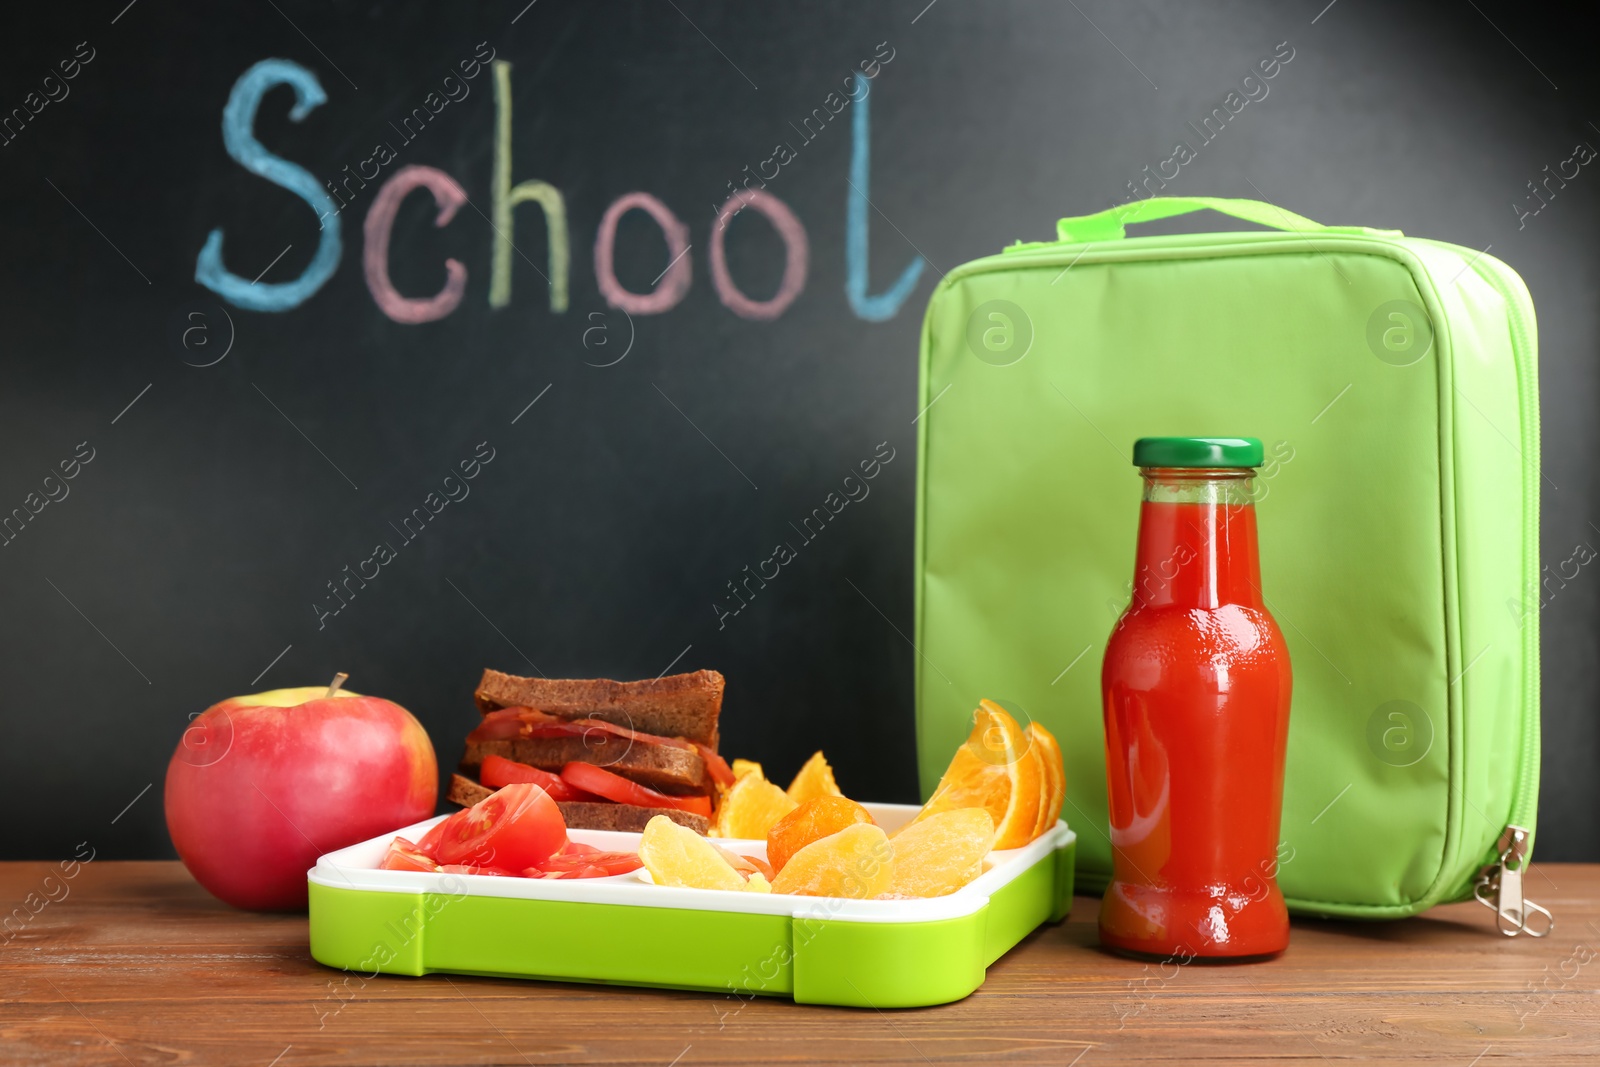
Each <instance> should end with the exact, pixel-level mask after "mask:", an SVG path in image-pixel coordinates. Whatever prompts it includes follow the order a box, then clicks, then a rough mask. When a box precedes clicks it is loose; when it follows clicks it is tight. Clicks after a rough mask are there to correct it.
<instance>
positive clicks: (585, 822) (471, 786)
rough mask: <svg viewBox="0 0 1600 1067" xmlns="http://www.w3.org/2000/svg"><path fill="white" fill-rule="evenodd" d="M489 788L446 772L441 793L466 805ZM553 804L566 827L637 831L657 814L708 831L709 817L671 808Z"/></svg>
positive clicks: (575, 802)
mask: <svg viewBox="0 0 1600 1067" xmlns="http://www.w3.org/2000/svg"><path fill="white" fill-rule="evenodd" d="M493 792H494V790H493V789H490V788H489V787H488V786H486V785H479V784H478V783H477V782H474V781H473V780H472V779H471V778H467V777H464V776H463V775H459V774H453V775H451V776H450V791H449V792H448V793H447V794H445V799H447V800H449V801H450V803H452V804H460V805H461V806H462V807H464V808H467V807H471V806H472V805H474V804H476V803H477V802H478V801H480V800H482V799H483V798H484V797H487V796H489V795H490V794H492V793H493ZM556 807H558V808H560V809H561V817H562V818H563V819H565V820H566V821H567V827H568V828H569V829H573V830H624V831H627V832H629V833H640V832H641V831H643V830H644V828H645V824H647V823H648V822H649V821H650V820H651V819H653V818H655V817H656V816H657V815H665V816H666V817H667V818H669V819H671V820H672V821H673V822H675V823H677V824H678V825H679V826H687V827H688V828H689V829H691V830H693V831H694V832H695V833H697V834H709V833H710V832H711V820H710V819H708V818H706V817H705V816H704V815H696V814H694V813H693V812H690V811H678V810H676V809H675V808H641V807H638V806H636V805H633V804H612V803H609V802H608V803H596V802H594V801H587V800H560V801H557V802H556Z"/></svg>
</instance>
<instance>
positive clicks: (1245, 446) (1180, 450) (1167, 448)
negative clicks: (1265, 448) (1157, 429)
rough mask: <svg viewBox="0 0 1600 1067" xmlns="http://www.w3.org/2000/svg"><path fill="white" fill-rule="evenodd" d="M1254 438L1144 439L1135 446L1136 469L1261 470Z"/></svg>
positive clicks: (1260, 455) (1139, 440)
mask: <svg viewBox="0 0 1600 1067" xmlns="http://www.w3.org/2000/svg"><path fill="white" fill-rule="evenodd" d="M1261 462H1262V448H1261V442H1260V441H1258V440H1256V439H1255V438H1254V437H1141V438H1139V439H1138V440H1137V441H1135V442H1134V443H1133V465H1134V466H1135V467H1259V466H1261Z"/></svg>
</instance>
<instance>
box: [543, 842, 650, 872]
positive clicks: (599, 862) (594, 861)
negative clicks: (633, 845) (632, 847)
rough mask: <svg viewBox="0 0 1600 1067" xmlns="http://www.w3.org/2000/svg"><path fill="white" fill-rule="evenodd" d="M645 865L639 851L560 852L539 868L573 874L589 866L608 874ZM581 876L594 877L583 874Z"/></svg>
mask: <svg viewBox="0 0 1600 1067" xmlns="http://www.w3.org/2000/svg"><path fill="white" fill-rule="evenodd" d="M642 866H644V861H643V860H641V859H639V854H638V853H637V852H601V851H600V850H599V849H596V850H594V851H593V852H578V853H558V854H556V855H554V856H551V857H550V858H549V859H547V860H545V861H544V862H543V863H541V864H539V866H538V869H539V870H540V871H542V872H544V873H545V874H553V873H554V872H556V871H564V872H566V873H568V874H572V873H574V872H576V871H581V870H583V869H585V868H587V867H595V868H598V869H600V870H602V871H604V872H605V873H606V874H627V873H628V872H629V871H636V870H638V869H639V868H640V867H642ZM581 877H592V876H590V875H583V876H581Z"/></svg>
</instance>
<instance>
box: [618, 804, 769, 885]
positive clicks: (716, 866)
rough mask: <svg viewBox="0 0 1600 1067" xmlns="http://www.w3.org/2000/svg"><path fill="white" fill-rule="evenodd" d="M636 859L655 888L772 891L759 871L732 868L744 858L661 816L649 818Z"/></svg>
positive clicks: (752, 866) (640, 838) (764, 876)
mask: <svg viewBox="0 0 1600 1067" xmlns="http://www.w3.org/2000/svg"><path fill="white" fill-rule="evenodd" d="M639 859H640V860H641V861H642V862H643V864H644V869H645V870H647V871H649V872H650V878H651V880H652V881H653V882H655V884H656V885H663V886H673V887H677V888H686V889H729V890H736V891H739V892H750V893H770V892H771V891H772V886H771V885H769V884H768V882H767V878H766V875H765V874H763V873H762V872H761V871H760V869H758V868H756V867H755V866H754V865H753V864H750V865H749V867H748V869H747V870H741V869H740V867H739V866H737V865H736V863H737V860H743V859H744V857H735V856H734V854H732V853H730V852H729V851H728V850H726V849H723V848H719V847H718V846H716V845H713V844H712V843H711V842H710V841H707V840H706V839H705V838H703V837H701V836H700V835H699V834H697V833H695V832H694V831H693V830H690V829H689V828H688V827H686V826H680V825H678V824H677V823H675V822H673V821H672V820H671V819H670V818H668V817H667V816H665V815H657V816H655V817H654V818H652V819H651V820H650V821H649V823H647V824H646V825H645V828H644V833H642V834H640V835H639Z"/></svg>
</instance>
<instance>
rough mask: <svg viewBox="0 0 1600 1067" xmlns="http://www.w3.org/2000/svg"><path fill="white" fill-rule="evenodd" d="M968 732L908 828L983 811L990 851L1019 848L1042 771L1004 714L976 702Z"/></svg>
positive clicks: (1032, 820) (1033, 819)
mask: <svg viewBox="0 0 1600 1067" xmlns="http://www.w3.org/2000/svg"><path fill="white" fill-rule="evenodd" d="M972 718H973V723H972V732H971V733H970V734H968V735H967V739H966V741H965V742H963V743H962V745H961V747H960V748H958V749H956V754H955V756H954V758H952V759H951V760H950V766H949V767H947V768H946V769H945V772H944V777H942V778H940V779H939V785H938V787H937V788H935V789H934V791H933V796H931V797H929V798H928V802H927V803H926V804H925V805H923V807H922V810H921V811H920V812H918V813H917V817H916V819H914V820H912V821H913V822H920V821H921V820H923V819H926V818H928V817H930V816H933V815H937V814H939V813H940V812H944V811H955V810H956V809H958V808H983V809H984V810H985V811H987V812H988V813H989V816H990V818H992V819H993V820H994V836H995V840H994V847H995V848H1021V847H1022V846H1023V845H1026V844H1027V843H1028V842H1029V841H1032V840H1033V837H1034V827H1035V826H1036V825H1037V824H1038V821H1039V802H1040V799H1041V796H1040V794H1041V792H1042V789H1041V786H1040V783H1039V779H1040V777H1041V776H1042V775H1043V766H1042V764H1041V762H1040V760H1039V757H1038V756H1036V755H1033V754H1032V753H1031V751H1030V750H1031V748H1032V739H1031V738H1030V737H1029V736H1028V735H1027V734H1026V733H1024V732H1023V729H1022V727H1020V726H1018V725H1017V720H1015V719H1013V718H1012V717H1011V715H1010V713H1009V712H1007V711H1006V709H1004V708H1002V707H1001V706H1000V705H998V704H996V703H995V702H994V701H992V700H980V701H979V702H978V710H977V711H975V712H973V716H972Z"/></svg>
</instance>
